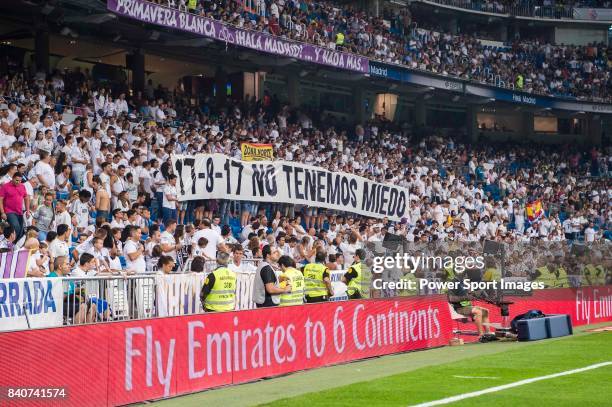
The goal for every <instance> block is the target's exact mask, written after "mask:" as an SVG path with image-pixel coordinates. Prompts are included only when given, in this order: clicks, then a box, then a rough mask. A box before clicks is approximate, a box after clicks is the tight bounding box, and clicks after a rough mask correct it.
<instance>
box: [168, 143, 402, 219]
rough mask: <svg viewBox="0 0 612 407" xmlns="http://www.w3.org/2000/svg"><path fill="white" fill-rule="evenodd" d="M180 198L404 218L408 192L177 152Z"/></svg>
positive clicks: (312, 170) (299, 169) (281, 164)
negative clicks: (304, 206)
mask: <svg viewBox="0 0 612 407" xmlns="http://www.w3.org/2000/svg"><path fill="white" fill-rule="evenodd" d="M172 165H173V167H174V169H175V173H176V174H177V176H178V179H179V183H178V192H179V201H187V200H193V199H235V200H241V201H255V202H276V203H287V204H300V205H309V206H316V207H321V208H328V209H334V210H338V211H346V212H352V213H356V214H359V215H364V216H369V217H372V218H384V217H388V218H389V219H391V220H393V221H400V220H401V219H402V217H403V216H404V215H405V214H406V211H407V209H408V204H409V199H408V198H409V196H408V194H409V193H408V190H407V189H405V188H401V187H398V186H395V185H390V184H381V183H378V182H374V181H370V180H368V179H366V178H363V177H359V176H356V175H351V174H347V173H344V172H331V171H327V170H325V169H323V168H320V167H313V166H310V165H303V164H297V163H292V162H288V161H274V162H271V161H258V162H245V161H239V160H234V159H232V158H229V157H227V156H225V155H223V154H197V155H195V156H184V155H174V156H172Z"/></svg>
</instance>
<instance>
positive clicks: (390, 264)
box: [372, 253, 545, 291]
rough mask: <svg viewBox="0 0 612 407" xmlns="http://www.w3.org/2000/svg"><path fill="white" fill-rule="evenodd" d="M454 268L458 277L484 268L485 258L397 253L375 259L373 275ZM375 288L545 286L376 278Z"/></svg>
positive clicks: (541, 286) (528, 288)
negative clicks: (398, 271)
mask: <svg viewBox="0 0 612 407" xmlns="http://www.w3.org/2000/svg"><path fill="white" fill-rule="evenodd" d="M426 268H427V269H438V270H439V269H445V270H448V269H452V270H454V272H455V273H456V274H458V275H460V274H462V273H463V272H464V271H466V270H471V269H483V268H484V258H483V257H482V256H476V257H473V256H457V257H451V256H444V257H442V256H411V255H409V254H407V253H404V254H400V253H397V254H396V255H395V256H376V257H374V259H373V263H372V272H373V273H376V274H381V273H382V272H383V271H384V270H385V269H404V270H408V271H409V272H410V273H412V274H414V273H415V272H416V271H417V270H418V269H421V270H423V269H426ZM373 283H374V288H375V289H377V290H380V289H390V290H416V289H417V285H418V288H419V289H420V290H423V289H429V290H457V289H460V288H462V289H465V290H470V291H474V290H524V291H531V290H541V289H544V288H545V286H544V283H543V282H541V281H508V280H504V279H503V278H502V279H500V280H499V281H497V280H492V281H471V280H470V279H468V278H466V279H463V280H462V281H457V280H452V281H431V280H428V279H426V278H421V279H418V282H417V281H414V280H400V281H382V280H380V279H375V280H374V281H373Z"/></svg>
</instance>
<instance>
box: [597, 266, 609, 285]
mask: <svg viewBox="0 0 612 407" xmlns="http://www.w3.org/2000/svg"><path fill="white" fill-rule="evenodd" d="M595 269H596V270H597V278H596V279H595V284H597V285H606V269H605V268H604V266H602V265H601V264H599V265H598V266H596V267H595Z"/></svg>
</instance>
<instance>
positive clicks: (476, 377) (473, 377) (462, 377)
mask: <svg viewBox="0 0 612 407" xmlns="http://www.w3.org/2000/svg"><path fill="white" fill-rule="evenodd" d="M453 377H456V378H458V379H499V377H497V376H457V375H453Z"/></svg>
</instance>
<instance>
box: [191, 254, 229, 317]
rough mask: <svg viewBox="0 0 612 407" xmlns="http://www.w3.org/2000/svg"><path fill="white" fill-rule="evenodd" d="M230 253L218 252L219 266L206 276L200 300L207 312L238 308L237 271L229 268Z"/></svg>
mask: <svg viewBox="0 0 612 407" xmlns="http://www.w3.org/2000/svg"><path fill="white" fill-rule="evenodd" d="M229 258H230V255H229V253H225V252H222V251H219V252H218V253H217V266H218V267H217V268H216V269H215V271H213V272H212V273H210V274H209V275H208V276H206V280H204V286H203V287H202V292H201V293H200V301H202V307H204V311H206V312H220V311H233V310H234V309H235V308H236V273H234V272H233V271H231V270H230V269H229V268H227V265H228V264H229Z"/></svg>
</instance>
